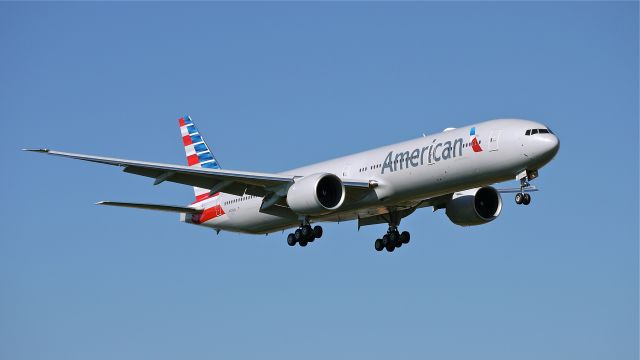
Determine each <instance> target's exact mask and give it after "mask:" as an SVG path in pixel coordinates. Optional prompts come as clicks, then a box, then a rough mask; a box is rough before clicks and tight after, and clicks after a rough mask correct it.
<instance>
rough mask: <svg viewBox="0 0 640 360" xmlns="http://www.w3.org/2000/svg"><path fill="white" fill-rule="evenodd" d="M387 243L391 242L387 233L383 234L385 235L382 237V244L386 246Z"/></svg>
mask: <svg viewBox="0 0 640 360" xmlns="http://www.w3.org/2000/svg"><path fill="white" fill-rule="evenodd" d="M389 244H391V241H390V240H389V235H387V234H385V235H384V236H383V237H382V246H385V247H386V246H387V245H389Z"/></svg>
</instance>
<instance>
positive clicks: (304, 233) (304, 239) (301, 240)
mask: <svg viewBox="0 0 640 360" xmlns="http://www.w3.org/2000/svg"><path fill="white" fill-rule="evenodd" d="M321 237H322V226H318V225H316V226H314V227H311V225H309V224H305V225H301V226H300V227H299V228H298V229H297V230H296V231H294V232H293V233H290V234H289V235H288V236H287V244H289V246H295V245H296V244H299V245H300V246H307V244H308V243H310V242H313V241H314V240H315V239H319V238H321Z"/></svg>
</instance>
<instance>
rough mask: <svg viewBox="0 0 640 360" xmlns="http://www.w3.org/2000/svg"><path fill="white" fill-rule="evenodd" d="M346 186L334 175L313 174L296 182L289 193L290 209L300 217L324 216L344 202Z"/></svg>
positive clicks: (288, 202)
mask: <svg viewBox="0 0 640 360" xmlns="http://www.w3.org/2000/svg"><path fill="white" fill-rule="evenodd" d="M344 194H345V192H344V185H343V184H342V180H340V178H339V177H337V176H336V175H333V174H327V173H320V174H312V175H308V176H305V177H303V178H302V179H299V180H296V181H295V183H293V185H291V187H290V188H289V191H288V192H287V204H288V205H289V208H291V210H293V211H294V212H295V213H297V214H300V215H323V214H328V213H330V212H332V211H333V210H336V209H337V208H339V207H340V205H342V203H343V202H344Z"/></svg>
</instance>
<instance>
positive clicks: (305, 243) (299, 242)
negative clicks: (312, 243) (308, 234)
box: [298, 240, 307, 247]
mask: <svg viewBox="0 0 640 360" xmlns="http://www.w3.org/2000/svg"><path fill="white" fill-rule="evenodd" d="M298 244H300V246H302V247H305V246H307V240H300V241H298Z"/></svg>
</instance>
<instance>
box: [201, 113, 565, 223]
mask: <svg viewBox="0 0 640 360" xmlns="http://www.w3.org/2000/svg"><path fill="white" fill-rule="evenodd" d="M473 127H475V136H476V137H477V140H479V146H480V148H481V149H482V151H478V152H476V151H474V150H473V147H472V145H471V138H472V136H471V135H470V131H471V129H472V128H473ZM539 128H546V126H544V125H542V124H540V123H536V122H533V121H528V120H518V119H500V120H491V121H486V122H482V123H479V124H475V125H470V126H465V127H461V128H457V129H452V130H448V131H444V132H441V133H437V134H433V135H429V136H424V137H420V138H417V139H413V140H409V141H405V142H401V143H396V144H393V145H389V146H384V147H380V148H377V149H373V150H369V151H364V152H360V153H356V154H353V155H348V156H344V157H340V158H336V159H332V160H328V161H324V162H320V163H316V164H313V165H309V166H305V167H301V168H297V169H292V170H289V171H285V172H283V173H282V174H287V175H294V176H306V175H310V174H314V173H332V174H335V175H337V176H339V177H340V178H342V179H359V180H366V181H372V182H375V183H376V184H377V186H376V187H374V188H372V189H371V190H369V193H368V194H366V195H365V196H364V197H362V198H361V199H359V200H358V201H356V202H351V203H345V205H343V206H342V207H340V209H339V210H338V211H337V212H335V213H332V214H329V215H324V216H320V217H312V218H310V221H312V222H319V221H347V220H353V219H356V218H366V217H368V216H372V215H377V214H384V213H387V212H389V210H401V209H410V208H415V207H420V204H421V203H422V202H423V201H424V200H428V199H432V198H435V197H438V196H442V195H446V194H451V193H453V192H456V191H462V190H466V189H470V188H475V187H480V186H486V185H490V184H494V183H498V182H502V181H506V180H513V179H515V177H516V175H518V174H519V173H521V172H523V171H525V170H537V169H539V168H541V167H543V166H544V165H545V164H547V163H548V162H549V161H550V160H551V159H552V158H553V157H554V156H555V154H556V153H557V152H558V148H559V140H558V138H557V137H556V136H555V135H554V134H552V133H545V134H536V135H535V136H533V135H531V136H527V135H525V132H526V130H529V129H539ZM459 139H462V141H460V140H459ZM438 145H440V146H438ZM447 147H448V148H449V150H446V148H447ZM407 154H408V155H409V156H408V157H407V156H405V155H407ZM389 161H391V162H389ZM241 199H242V200H241ZM261 203H262V198H259V197H246V198H242V197H237V196H234V195H230V194H221V195H220V196H217V197H215V198H212V199H208V200H205V201H203V202H200V203H197V204H194V206H195V207H198V208H205V207H211V206H215V205H221V207H222V209H223V211H224V213H225V214H224V215H223V216H219V217H216V218H215V219H212V220H211V221H208V222H206V223H204V224H202V225H203V226H208V227H212V228H215V229H221V230H229V231H236V232H246V233H256V234H265V233H270V232H274V231H279V230H283V229H287V228H291V227H297V226H298V225H299V224H300V220H299V219H296V218H291V217H286V216H276V215H270V214H266V213H262V212H260V211H259V209H260V205H261Z"/></svg>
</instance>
